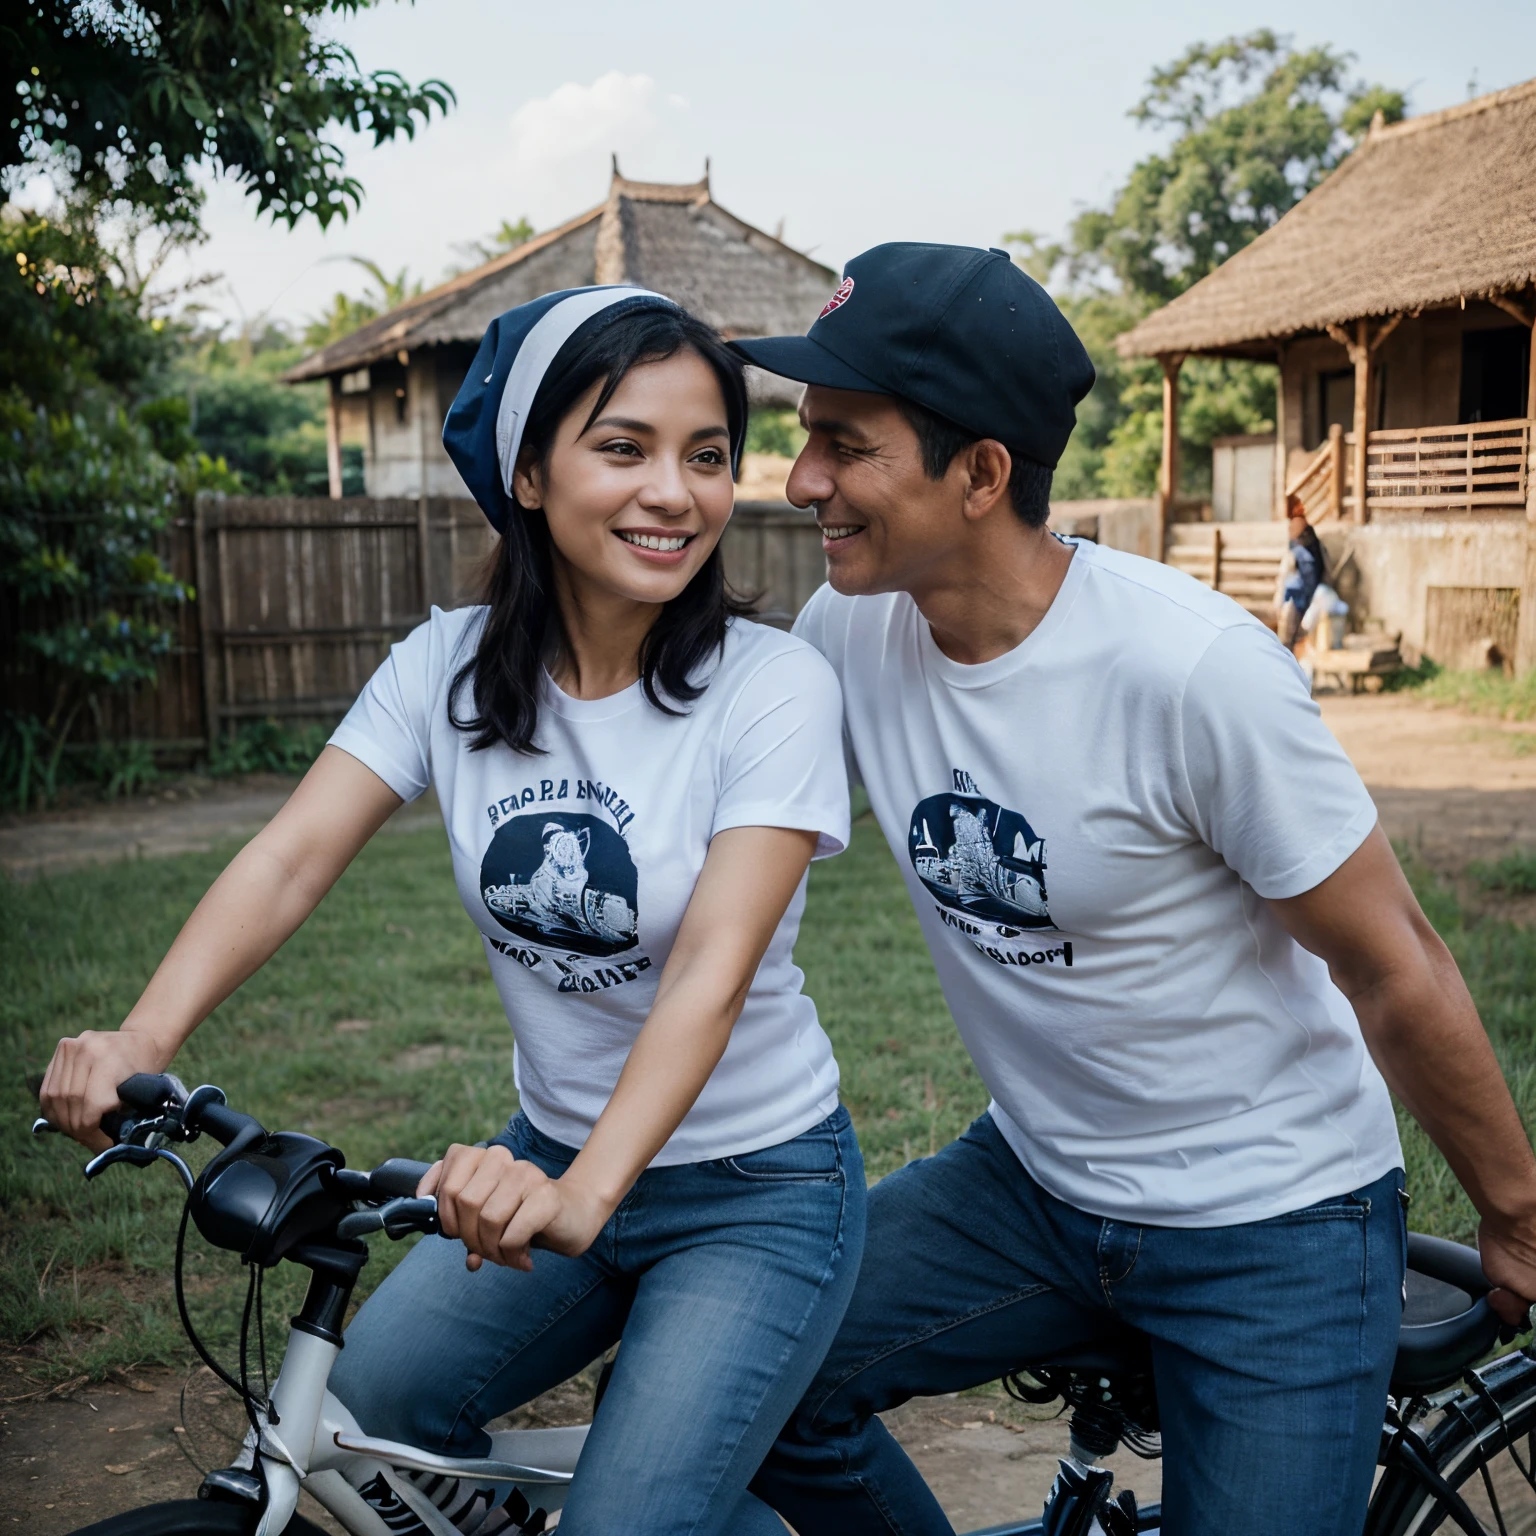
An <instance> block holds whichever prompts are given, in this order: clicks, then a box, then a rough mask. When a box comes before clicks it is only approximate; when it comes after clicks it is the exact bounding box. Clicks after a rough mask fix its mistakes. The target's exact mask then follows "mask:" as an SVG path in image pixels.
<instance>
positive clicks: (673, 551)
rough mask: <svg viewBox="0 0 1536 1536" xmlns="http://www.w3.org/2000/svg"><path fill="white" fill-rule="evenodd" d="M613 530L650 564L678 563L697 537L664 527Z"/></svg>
mask: <svg viewBox="0 0 1536 1536" xmlns="http://www.w3.org/2000/svg"><path fill="white" fill-rule="evenodd" d="M613 531H614V533H615V534H616V535H617V536H618V537H619V538H620V539H622V540H623V541H624V543H626V544H627V545H629V547H630V548H631V549H632V550H634V552H635V553H636V554H637V555H638V556H639V557H640V558H641V559H642V560H644V561H646V562H647V563H648V564H651V565H680V564H681V563H682V560H683V557H684V555H685V554H686V552H687V549H688V546H689V545H690V544H691V543H693V541H694V539H696V538H697V537H698V535H697V534H693V533H677V532H669V531H667V530H666V529H664V528H615V529H614V530H613Z"/></svg>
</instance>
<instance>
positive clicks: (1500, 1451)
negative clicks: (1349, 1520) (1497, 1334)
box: [1365, 1353, 1536, 1536]
mask: <svg viewBox="0 0 1536 1536" xmlns="http://www.w3.org/2000/svg"><path fill="white" fill-rule="evenodd" d="M1479 1380H1480V1381H1481V1383H1482V1390H1476V1389H1474V1388H1472V1387H1466V1388H1464V1389H1462V1390H1461V1391H1460V1392H1458V1393H1457V1394H1455V1395H1454V1396H1452V1397H1450V1399H1449V1400H1448V1401H1442V1402H1440V1403H1439V1404H1438V1406H1437V1407H1436V1408H1435V1409H1434V1410H1433V1411H1432V1412H1431V1413H1430V1414H1429V1415H1428V1416H1427V1417H1426V1418H1424V1419H1422V1420H1420V1421H1418V1422H1417V1423H1416V1424H1415V1425H1414V1430H1415V1432H1416V1433H1417V1434H1418V1436H1419V1437H1420V1441H1421V1443H1422V1444H1423V1446H1424V1447H1425V1449H1426V1451H1427V1452H1428V1455H1427V1458H1426V1459H1427V1460H1428V1461H1429V1463H1430V1465H1431V1466H1432V1467H1433V1468H1434V1471H1435V1472H1436V1473H1437V1474H1438V1476H1439V1477H1440V1478H1441V1479H1443V1481H1444V1484H1446V1485H1448V1486H1449V1487H1450V1489H1452V1490H1453V1491H1454V1493H1455V1495H1456V1496H1457V1497H1458V1498H1459V1499H1460V1500H1461V1506H1460V1508H1459V1509H1458V1508H1456V1507H1454V1506H1453V1505H1452V1503H1451V1502H1450V1501H1449V1500H1447V1499H1446V1498H1445V1497H1444V1494H1443V1492H1442V1491H1439V1490H1436V1489H1435V1488H1433V1487H1431V1486H1430V1485H1429V1483H1428V1481H1427V1480H1426V1479H1425V1478H1423V1477H1422V1476H1420V1475H1417V1474H1416V1473H1415V1472H1414V1471H1413V1470H1412V1468H1411V1467H1409V1466H1407V1465H1404V1464H1402V1463H1398V1464H1396V1465H1391V1466H1389V1467H1388V1470H1387V1471H1386V1472H1385V1473H1384V1474H1383V1475H1382V1479H1381V1482H1380V1483H1379V1484H1378V1485H1377V1489H1376V1493H1375V1496H1374V1497H1373V1498H1372V1499H1371V1512H1370V1516H1369V1518H1368V1519H1367V1520H1366V1526H1365V1532H1366V1536H1430V1533H1431V1532H1434V1531H1445V1532H1458V1533H1462V1532H1467V1533H1470V1532H1474V1531H1475V1532H1480V1533H1485V1536H1536V1361H1533V1360H1531V1359H1529V1358H1528V1357H1527V1356H1526V1355H1524V1354H1523V1353H1522V1354H1516V1355H1508V1356H1506V1357H1505V1358H1504V1359H1502V1360H1498V1361H1495V1362H1494V1363H1493V1364H1492V1365H1490V1366H1485V1367H1484V1368H1483V1369H1482V1371H1481V1372H1479ZM1441 1396H1442V1397H1443V1396H1444V1394H1441ZM1469 1520H1470V1522H1471V1523H1469Z"/></svg>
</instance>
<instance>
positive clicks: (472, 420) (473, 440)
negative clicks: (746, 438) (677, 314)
mask: <svg viewBox="0 0 1536 1536" xmlns="http://www.w3.org/2000/svg"><path fill="white" fill-rule="evenodd" d="M677 307H678V306H677V305H676V304H674V303H673V302H672V300H671V299H667V298H663V297H662V295H661V294H659V293H652V292H651V291H650V290H649V289H647V288H629V287H618V286H614V287H596V288H565V289H562V290H561V291H560V292H558V293H546V294H545V295H544V296H543V297H542V298H538V299H533V300H531V301H530V302H529V303H527V304H520V305H518V307H517V308H516V309H509V310H508V311H507V312H506V314H504V315H498V316H497V317H496V318H495V319H494V320H493V321H491V323H490V326H489V328H488V329H487V330H486V333H485V337H484V339H483V340H482V341H481V343H480V350H479V351H478V352H476V353H475V361H474V363H473V364H472V365H471V367H470V370H469V376H468V378H466V379H465V380H464V383H463V385H462V386H461V387H460V389H459V393H458V395H457V396H456V397H455V399H454V402H453V407H452V409H451V410H450V411H449V412H448V419H447V420H446V421H445V422H444V423H443V447H444V448H446V449H447V450H448V457H449V458H450V459H452V460H453V462H454V464H455V465H456V466H457V468H458V471H459V474H460V475H461V476H462V477H463V480H464V484H465V485H467V486H468V487H469V493H470V495H471V496H473V497H474V498H475V500H476V501H477V502H478V503H479V504H480V510H481V511H482V512H484V513H485V515H486V517H488V518H489V519H490V522H491V526H492V527H493V528H495V530H496V531H497V532H498V533H500V532H501V531H502V530H503V529H504V528H505V527H506V524H507V519H508V518H509V517H510V516H511V515H512V513H513V511H514V510H515V509H516V506H517V503H516V501H515V499H514V498H513V495H512V472H513V470H514V469H515V468H516V467H517V453H518V449H519V448H520V447H521V446H522V441H523V428H524V427H525V426H526V425H527V422H528V412H529V410H530V408H531V407H532V405H533V402H534V397H535V396H536V395H537V394H538V391H539V384H540V382H541V381H542V380H543V378H544V375H545V374H546V373H547V372H548V371H549V367H550V364H551V363H553V362H554V360H555V358H556V356H557V355H558V354H559V351H560V349H561V347H563V346H564V345H565V343H566V342H567V341H569V340H570V339H571V337H572V336H573V335H575V333H576V332H577V331H578V330H580V329H581V327H582V326H583V325H585V324H586V322H587V321H588V320H590V319H591V318H592V317H593V316H594V315H598V314H602V313H603V312H604V311H605V310H607V311H610V312H611V313H612V314H613V316H614V317H617V315H619V314H623V313H630V312H633V311H634V310H637V309H676V308H677ZM732 468H733V469H734V468H735V466H734V464H733V465H732Z"/></svg>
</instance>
